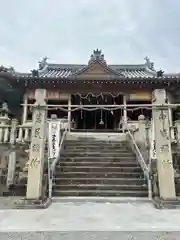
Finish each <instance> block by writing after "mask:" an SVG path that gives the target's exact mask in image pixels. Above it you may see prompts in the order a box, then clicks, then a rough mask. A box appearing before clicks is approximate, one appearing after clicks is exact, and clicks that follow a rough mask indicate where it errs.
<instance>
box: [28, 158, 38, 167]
mask: <svg viewBox="0 0 180 240" xmlns="http://www.w3.org/2000/svg"><path fill="white" fill-rule="evenodd" d="M39 163H40V160H39V158H37V157H33V158H32V159H31V160H30V163H29V166H30V168H35V167H37V165H38V164H39Z"/></svg>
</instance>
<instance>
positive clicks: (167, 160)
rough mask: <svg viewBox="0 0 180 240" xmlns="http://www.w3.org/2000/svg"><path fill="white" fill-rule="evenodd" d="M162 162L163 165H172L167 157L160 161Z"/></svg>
mask: <svg viewBox="0 0 180 240" xmlns="http://www.w3.org/2000/svg"><path fill="white" fill-rule="evenodd" d="M162 164H163V165H169V166H172V162H171V161H170V160H169V159H164V160H163V161H162Z"/></svg>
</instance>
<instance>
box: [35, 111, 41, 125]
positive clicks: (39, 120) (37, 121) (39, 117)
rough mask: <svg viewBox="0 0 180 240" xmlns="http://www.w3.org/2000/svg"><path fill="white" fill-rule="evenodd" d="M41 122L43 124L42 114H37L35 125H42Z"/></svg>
mask: <svg viewBox="0 0 180 240" xmlns="http://www.w3.org/2000/svg"><path fill="white" fill-rule="evenodd" d="M41 122H42V113H41V112H37V114H36V116H35V123H41Z"/></svg>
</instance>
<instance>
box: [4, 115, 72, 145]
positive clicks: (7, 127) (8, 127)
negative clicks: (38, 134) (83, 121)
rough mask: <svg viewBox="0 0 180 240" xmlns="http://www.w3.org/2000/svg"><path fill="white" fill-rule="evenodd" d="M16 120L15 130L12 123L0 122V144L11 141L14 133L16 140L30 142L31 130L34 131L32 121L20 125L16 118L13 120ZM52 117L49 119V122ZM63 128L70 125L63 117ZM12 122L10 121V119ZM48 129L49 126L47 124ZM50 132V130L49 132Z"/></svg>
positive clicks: (17, 141)
mask: <svg viewBox="0 0 180 240" xmlns="http://www.w3.org/2000/svg"><path fill="white" fill-rule="evenodd" d="M12 121H14V122H15V128H14V131H13V127H12V124H10V123H7V124H4V123H0V144H7V143H10V142H11V140H10V139H11V136H12V134H13V135H14V136H13V138H14V142H16V143H25V142H27V143H30V141H31V131H32V121H28V122H26V123H25V124H22V125H18V124H17V123H18V122H17V121H16V120H14V119H13V120H12ZM49 121H50V119H48V121H47V124H48V122H49ZM60 121H61V126H60V128H61V129H66V128H67V125H68V121H67V119H61V120H60ZM9 122H10V121H9ZM47 129H48V126H47ZM47 134H48V132H47Z"/></svg>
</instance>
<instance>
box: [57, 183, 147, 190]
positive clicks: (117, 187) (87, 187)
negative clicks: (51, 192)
mask: <svg viewBox="0 0 180 240" xmlns="http://www.w3.org/2000/svg"><path fill="white" fill-rule="evenodd" d="M54 189H55V190H63V191H64V190H67V189H68V190H69V191H73V190H76V191H79V190H84V191H88V190H97V191H100V190H116V191H141V190H147V189H148V187H147V185H145V184H144V185H115V184H79V185H77V184H70V185H65V184H59V185H55V186H54Z"/></svg>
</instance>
